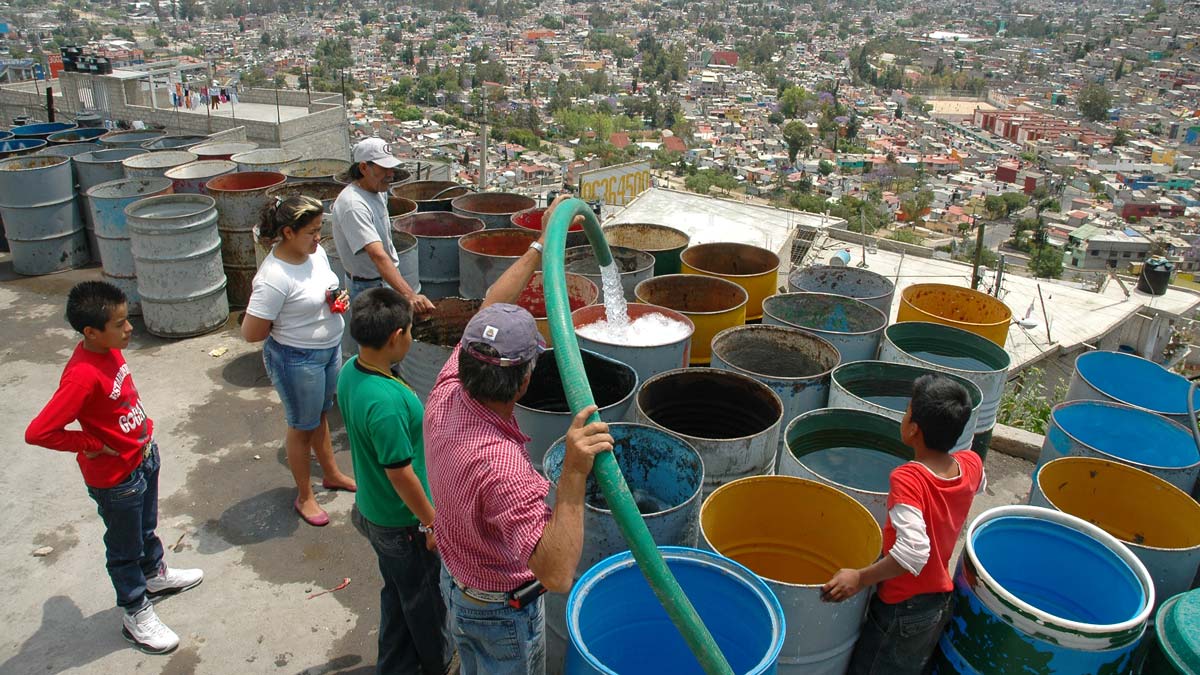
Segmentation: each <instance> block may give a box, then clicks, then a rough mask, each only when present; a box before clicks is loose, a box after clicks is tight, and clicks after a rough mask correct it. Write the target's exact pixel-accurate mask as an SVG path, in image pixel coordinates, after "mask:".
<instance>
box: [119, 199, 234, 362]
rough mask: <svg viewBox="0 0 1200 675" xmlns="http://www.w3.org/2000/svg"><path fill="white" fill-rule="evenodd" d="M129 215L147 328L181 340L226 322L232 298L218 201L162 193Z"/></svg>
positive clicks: (130, 209) (128, 209) (132, 206)
mask: <svg viewBox="0 0 1200 675" xmlns="http://www.w3.org/2000/svg"><path fill="white" fill-rule="evenodd" d="M125 215H126V217H127V218H128V220H129V232H130V235H131V242H130V243H131V245H132V249H133V262H134V265H135V267H136V268H137V276H138V293H139V294H140V295H141V296H142V316H143V317H144V319H145V321H146V330H148V331H149V332H150V333H152V334H153V335H158V336H160V337H168V338H182V337H190V336H193V335H201V334H203V333H208V332H210V331H213V330H216V329H217V328H220V327H221V326H223V325H225V320H226V319H228V318H229V302H228V300H227V299H226V297H225V273H224V269H223V268H222V265H221V237H220V233H219V231H218V230H217V209H216V202H215V201H214V200H213V199H212V198H211V197H208V196H205V195H186V194H185V195H163V196H160V197H150V198H149V199H143V200H141V201H138V202H134V203H133V204H130V205H129V206H128V207H126V208H125Z"/></svg>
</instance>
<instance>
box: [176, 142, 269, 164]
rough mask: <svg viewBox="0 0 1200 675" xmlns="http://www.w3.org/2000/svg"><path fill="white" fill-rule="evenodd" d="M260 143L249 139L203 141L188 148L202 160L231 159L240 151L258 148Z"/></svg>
mask: <svg viewBox="0 0 1200 675" xmlns="http://www.w3.org/2000/svg"><path fill="white" fill-rule="evenodd" d="M257 149H258V143H250V142H247V141H218V142H215V143H201V144H199V145H193V146H192V147H190V148H188V150H189V151H190V152H193V153H195V154H196V155H197V156H198V157H200V159H201V161H203V160H209V159H229V158H230V157H233V156H234V155H236V154H238V153H239V152H250V151H251V150H257Z"/></svg>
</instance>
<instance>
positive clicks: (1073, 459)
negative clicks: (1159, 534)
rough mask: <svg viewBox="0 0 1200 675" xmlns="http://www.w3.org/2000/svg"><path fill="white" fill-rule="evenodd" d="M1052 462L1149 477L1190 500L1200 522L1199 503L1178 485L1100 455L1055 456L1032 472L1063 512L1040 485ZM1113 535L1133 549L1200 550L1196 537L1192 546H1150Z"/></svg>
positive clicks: (1171, 551) (1175, 494) (1038, 483)
mask: <svg viewBox="0 0 1200 675" xmlns="http://www.w3.org/2000/svg"><path fill="white" fill-rule="evenodd" d="M1067 460H1070V461H1067ZM1052 464H1057V465H1059V466H1062V465H1063V464H1091V465H1097V464H1101V465H1104V467H1105V468H1111V469H1115V470H1117V471H1124V472H1127V473H1133V474H1134V475H1135V476H1136V475H1137V474H1141V475H1140V476H1137V478H1138V479H1139V480H1145V479H1147V478H1149V479H1151V480H1150V481H1149V482H1150V484H1151V485H1153V486H1154V487H1156V488H1158V489H1160V490H1162V489H1165V488H1170V489H1169V490H1167V493H1168V494H1170V495H1171V496H1172V498H1174V499H1185V500H1187V502H1190V503H1191V506H1190V507H1187V508H1189V509H1190V510H1192V511H1194V512H1195V513H1196V520H1197V522H1200V503H1197V502H1196V500H1195V499H1194V498H1192V496H1191V495H1189V494H1188V493H1186V492H1184V491H1183V490H1180V489H1179V487H1177V486H1175V485H1172V484H1171V483H1170V482H1168V481H1166V480H1163V479H1162V478H1161V477H1159V476H1155V475H1154V474H1152V473H1150V472H1148V471H1142V470H1141V469H1139V468H1137V467H1136V466H1130V465H1129V464H1125V463H1123V462H1118V461H1116V460H1111V459H1102V458H1100V457H1080V456H1074V455H1068V456H1066V457H1057V458H1055V459H1052V460H1050V461H1049V462H1046V463H1045V464H1043V465H1041V466H1040V467H1038V468H1037V471H1036V472H1035V473H1034V476H1033V482H1034V485H1035V487H1036V488H1037V489H1038V490H1039V491H1040V492H1041V493H1042V496H1043V497H1044V498H1045V499H1046V501H1047V502H1049V503H1050V505H1051V506H1053V507H1054V509H1055V510H1057V511H1062V512H1063V513H1069V512H1068V511H1065V510H1063V508H1062V507H1061V506H1059V505H1058V504H1056V503H1055V501H1054V500H1053V499H1051V497H1050V494H1051V493H1049V492H1047V491H1046V490H1045V488H1043V487H1042V474H1043V473H1044V472H1045V471H1046V469H1047V467H1049V466H1051V465H1052ZM1055 468H1058V467H1057V466H1056V467H1055ZM1071 515H1074V514H1071ZM1088 522H1091V521H1088ZM1093 524H1094V525H1096V526H1097V527H1100V529H1104V527H1103V526H1102V525H1100V523H1093ZM1106 531H1107V530H1106ZM1113 537H1116V538H1117V540H1118V541H1120V542H1121V543H1123V544H1125V545H1126V546H1128V547H1130V548H1132V549H1135V550H1136V549H1147V550H1150V551H1165V552H1168V553H1181V552H1188V551H1200V539H1198V540H1197V541H1196V543H1195V544H1193V545H1192V546H1175V547H1163V546H1150V545H1147V544H1143V543H1139V542H1135V541H1127V540H1125V539H1122V538H1121V537H1117V535H1115V534H1114V535H1113Z"/></svg>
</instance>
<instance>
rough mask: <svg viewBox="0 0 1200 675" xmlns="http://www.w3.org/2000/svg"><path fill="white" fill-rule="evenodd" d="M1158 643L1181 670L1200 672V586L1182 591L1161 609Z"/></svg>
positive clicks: (1159, 613) (1159, 611)
mask: <svg viewBox="0 0 1200 675" xmlns="http://www.w3.org/2000/svg"><path fill="white" fill-rule="evenodd" d="M1157 623H1158V643H1159V645H1160V646H1161V647H1162V650H1163V653H1164V654H1166V656H1167V658H1168V659H1169V660H1170V661H1171V663H1172V664H1173V665H1174V666H1175V667H1176V668H1177V669H1178V670H1179V672H1181V673H1200V589H1197V590H1193V591H1189V592H1187V593H1181V594H1179V595H1176V596H1175V597H1173V598H1171V599H1169V600H1167V601H1166V602H1164V603H1163V605H1162V607H1160V608H1159V609H1158V620H1157Z"/></svg>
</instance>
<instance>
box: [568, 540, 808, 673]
mask: <svg viewBox="0 0 1200 675" xmlns="http://www.w3.org/2000/svg"><path fill="white" fill-rule="evenodd" d="M659 550H660V551H662V554H663V557H664V558H665V559H666V561H667V566H668V567H670V568H671V572H672V574H674V575H675V578H676V579H677V580H679V584H680V586H682V587H683V591H684V592H685V593H686V594H687V596H688V598H689V599H690V600H691V601H692V604H693V605H694V606H695V608H696V611H697V612H698V613H699V614H700V618H701V620H703V621H704V625H705V626H707V627H708V630H709V632H711V633H712V636H713V638H714V639H715V640H716V642H717V646H718V647H720V649H721V652H722V653H723V654H724V655H725V658H726V659H727V660H728V661H729V665H730V667H731V668H732V669H733V672H735V673H738V675H742V674H758V673H774V672H775V662H776V660H778V658H779V650H780V649H782V648H783V638H784V635H785V634H786V631H785V625H784V617H783V608H782V607H781V606H780V604H779V600H778V599H777V598H776V597H775V594H774V593H772V592H771V589H770V588H768V587H767V585H766V584H765V583H764V582H763V580H762V579H759V578H758V577H757V576H755V574H754V573H753V572H751V571H750V570H748V569H746V568H745V567H743V566H741V565H739V564H738V563H736V562H734V561H732V560H730V559H729V558H726V557H724V556H720V555H717V554H715V553H709V552H708V551H700V550H697V549H693V548H683V547H676V546H663V547H660V548H659ZM567 632H568V635H569V636H570V640H571V645H570V649H569V651H568V652H567V667H566V672H567V673H568V675H583V674H584V673H606V674H607V675H616V674H617V673H620V675H636V674H638V673H646V674H647V675H649V674H651V673H653V674H655V675H658V674H660V673H671V675H690V674H692V673H695V674H696V675H700V674H701V673H703V672H704V671H703V670H701V669H700V664H699V663H697V662H696V658H695V657H694V656H692V652H691V650H690V649H688V647H687V644H686V643H685V642H684V641H683V638H682V637H681V636H680V634H679V630H678V629H676V628H675V625H674V624H672V623H671V620H670V619H669V618H668V617H667V612H666V610H664V609H663V607H662V605H661V604H660V603H659V601H658V598H656V597H655V596H654V593H653V592H652V591H651V590H650V586H649V584H647V583H646V578H645V577H644V576H642V573H641V571H640V570H639V569H638V567H637V563H636V562H634V560H633V554H631V553H630V552H629V551H625V552H624V553H618V554H617V555H614V556H612V557H610V558H606V559H604V560H602V561H600V563H599V564H597V565H596V566H595V567H593V568H592V569H590V570H588V571H587V574H584V575H583V577H582V578H580V580H579V583H577V584H575V588H573V589H572V590H571V595H570V597H568V598H567Z"/></svg>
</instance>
